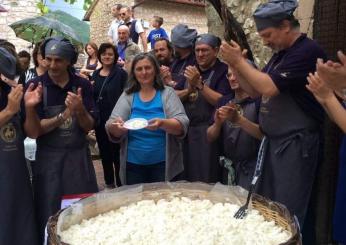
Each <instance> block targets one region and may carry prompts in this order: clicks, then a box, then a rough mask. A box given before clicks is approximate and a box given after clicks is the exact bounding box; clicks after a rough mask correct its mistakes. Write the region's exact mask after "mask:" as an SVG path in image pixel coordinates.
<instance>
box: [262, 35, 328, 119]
mask: <svg viewBox="0 0 346 245" xmlns="http://www.w3.org/2000/svg"><path fill="white" fill-rule="evenodd" d="M317 58H322V59H324V60H326V59H327V56H326V54H325V53H324V51H323V50H322V48H321V47H320V46H319V45H318V44H317V43H316V42H315V41H313V40H311V39H309V38H307V37H306V35H305V34H302V35H301V36H300V37H299V38H298V39H297V40H296V41H295V43H294V44H293V45H292V46H291V47H289V48H288V49H285V50H281V51H280V52H278V53H276V54H274V55H273V57H272V58H271V59H270V61H269V62H268V64H267V65H266V66H265V67H264V68H263V71H264V72H266V73H268V75H269V76H270V77H271V79H272V80H273V82H274V83H275V85H276V87H277V88H278V90H279V91H280V93H291V95H292V97H293V98H294V100H295V101H296V102H297V104H298V105H299V106H300V107H301V108H302V109H303V111H306V112H308V113H309V115H310V116H312V117H313V118H314V119H315V120H317V121H318V122H322V120H323V115H324V112H323V109H322V107H321V106H320V105H319V103H318V102H317V101H316V99H315V98H314V96H313V95H312V94H311V93H310V92H309V91H308V90H307V89H306V87H305V85H306V84H307V79H306V77H307V76H308V75H309V73H310V72H311V73H313V72H315V70H316V61H317Z"/></svg>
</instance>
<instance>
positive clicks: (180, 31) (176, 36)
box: [171, 24, 197, 48]
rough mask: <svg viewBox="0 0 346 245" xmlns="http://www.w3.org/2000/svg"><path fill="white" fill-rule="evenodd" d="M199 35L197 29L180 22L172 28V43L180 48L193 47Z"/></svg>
mask: <svg viewBox="0 0 346 245" xmlns="http://www.w3.org/2000/svg"><path fill="white" fill-rule="evenodd" d="M196 37H197V31H196V30H195V29H190V28H189V27H188V26H187V25H183V24H178V25H176V26H175V27H174V28H173V29H172V33H171V40H172V44H173V45H174V46H175V47H178V48H191V47H193V44H194V42H195V39H196Z"/></svg>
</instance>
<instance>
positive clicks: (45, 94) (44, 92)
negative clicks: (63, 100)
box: [43, 85, 48, 107]
mask: <svg viewBox="0 0 346 245" xmlns="http://www.w3.org/2000/svg"><path fill="white" fill-rule="evenodd" d="M47 101H48V100H47V86H44V85H43V107H47V105H48V103H47Z"/></svg>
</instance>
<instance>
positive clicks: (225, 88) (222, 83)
mask: <svg viewBox="0 0 346 245" xmlns="http://www.w3.org/2000/svg"><path fill="white" fill-rule="evenodd" d="M212 89H214V90H215V91H216V92H218V93H220V94H222V95H227V94H232V93H233V91H232V89H231V87H230V86H229V83H228V80H227V78H226V75H225V76H222V77H221V78H220V80H219V81H218V82H217V83H216V84H215V87H214V88H212Z"/></svg>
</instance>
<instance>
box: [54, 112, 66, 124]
mask: <svg viewBox="0 0 346 245" xmlns="http://www.w3.org/2000/svg"><path fill="white" fill-rule="evenodd" d="M56 119H58V121H59V122H63V121H65V120H64V116H63V115H62V113H61V112H60V113H59V114H58V115H56Z"/></svg>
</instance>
